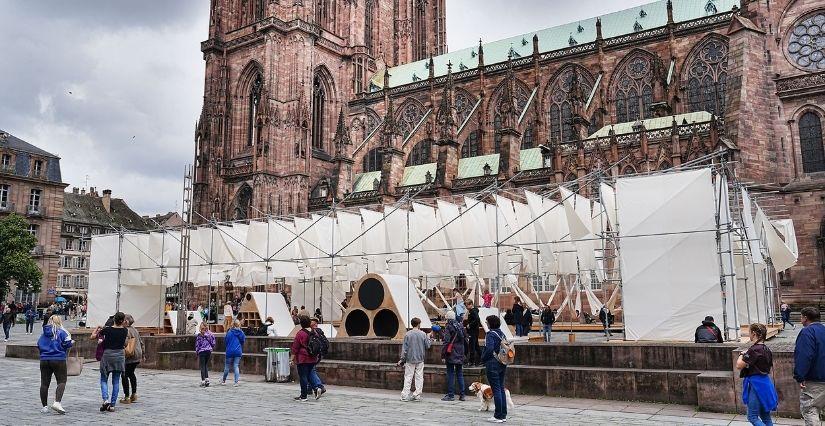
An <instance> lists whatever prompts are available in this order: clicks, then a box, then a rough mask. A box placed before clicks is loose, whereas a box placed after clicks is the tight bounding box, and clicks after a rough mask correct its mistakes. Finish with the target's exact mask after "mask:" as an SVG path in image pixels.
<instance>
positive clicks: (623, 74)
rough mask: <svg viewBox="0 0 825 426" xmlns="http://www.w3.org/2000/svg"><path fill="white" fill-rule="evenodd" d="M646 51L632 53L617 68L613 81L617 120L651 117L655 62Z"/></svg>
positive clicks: (620, 121)
mask: <svg viewBox="0 0 825 426" xmlns="http://www.w3.org/2000/svg"><path fill="white" fill-rule="evenodd" d="M652 60H653V59H652V58H651V57H650V56H649V55H647V54H644V53H641V52H636V53H632V54H631V56H630V57H629V58H627V59H626V60H624V61H623V64H622V65H621V66H620V68H619V69H618V70H616V77H615V80H614V83H613V88H612V90H613V98H614V99H615V107H616V121H617V122H618V123H627V122H631V121H636V120H641V119H644V118H648V117H651V116H652V115H651V114H652V113H651V111H650V106H651V105H653V62H652Z"/></svg>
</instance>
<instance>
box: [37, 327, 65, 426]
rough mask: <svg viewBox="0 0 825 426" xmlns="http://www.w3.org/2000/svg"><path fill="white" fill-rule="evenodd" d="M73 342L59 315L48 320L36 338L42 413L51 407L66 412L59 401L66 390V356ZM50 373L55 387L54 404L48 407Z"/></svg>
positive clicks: (62, 412) (59, 411) (61, 412)
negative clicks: (38, 354) (38, 355)
mask: <svg viewBox="0 0 825 426" xmlns="http://www.w3.org/2000/svg"><path fill="white" fill-rule="evenodd" d="M73 344H74V341H73V340H72V336H71V335H70V334H69V332H67V331H66V329H64V328H63V321H61V320H60V317H59V316H55V317H53V318H52V319H50V320H49V323H48V324H46V326H45V327H43V334H42V335H41V336H40V338H39V339H37V349H38V350H39V351H40V403H41V404H42V405H43V408H42V409H41V411H42V412H44V413H48V412H49V408H51V409H52V410H54V411H56V412H58V413H60V414H66V410H64V409H63V405H61V403H60V401H61V400H63V392H64V391H65V390H66V356H67V354H68V352H69V348H71V347H72V345H73ZM52 375H54V378H55V380H57V389H55V391H54V404H52V405H51V407H49V402H48V397H49V386H51V383H52Z"/></svg>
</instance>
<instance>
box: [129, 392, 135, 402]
mask: <svg viewBox="0 0 825 426" xmlns="http://www.w3.org/2000/svg"><path fill="white" fill-rule="evenodd" d="M129 399H130V400H131V401H132V402H137V394H136V393H133V394H132V397H131V398H129Z"/></svg>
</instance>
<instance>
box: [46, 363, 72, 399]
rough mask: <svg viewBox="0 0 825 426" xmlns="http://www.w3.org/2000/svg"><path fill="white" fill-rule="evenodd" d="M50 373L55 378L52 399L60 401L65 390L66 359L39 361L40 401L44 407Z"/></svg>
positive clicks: (50, 381) (50, 382)
mask: <svg viewBox="0 0 825 426" xmlns="http://www.w3.org/2000/svg"><path fill="white" fill-rule="evenodd" d="M52 374H54V377H55V378H56V379H57V390H56V391H55V393H54V400H55V402H60V401H61V400H62V399H63V391H64V390H66V361H40V403H41V404H43V406H44V407H45V406H46V405H47V404H48V397H49V386H51V384H52Z"/></svg>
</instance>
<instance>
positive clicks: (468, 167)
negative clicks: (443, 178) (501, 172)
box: [457, 154, 499, 179]
mask: <svg viewBox="0 0 825 426" xmlns="http://www.w3.org/2000/svg"><path fill="white" fill-rule="evenodd" d="M498 157H499V155H498V154H490V155H479V156H478V157H468V158H461V159H459V160H458V176H457V178H458V179H465V178H472V177H478V176H484V165H485V164H487V165H489V166H490V174H491V175H493V176H495V175H497V174H498Z"/></svg>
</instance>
